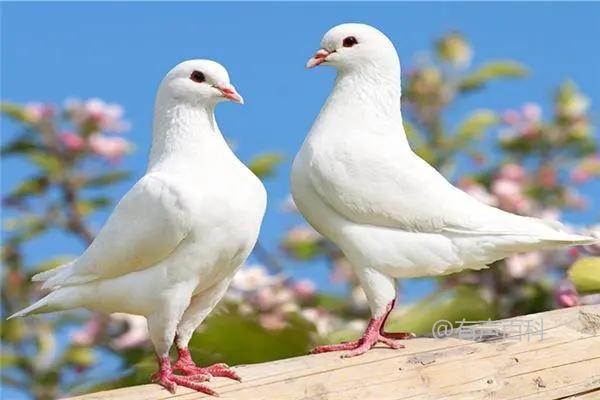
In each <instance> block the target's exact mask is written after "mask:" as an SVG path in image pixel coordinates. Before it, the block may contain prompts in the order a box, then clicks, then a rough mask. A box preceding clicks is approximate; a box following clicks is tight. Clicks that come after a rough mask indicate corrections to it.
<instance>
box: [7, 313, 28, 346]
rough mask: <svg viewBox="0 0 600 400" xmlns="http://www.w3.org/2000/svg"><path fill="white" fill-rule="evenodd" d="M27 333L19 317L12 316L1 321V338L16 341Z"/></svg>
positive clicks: (11, 341) (10, 341)
mask: <svg viewBox="0 0 600 400" xmlns="http://www.w3.org/2000/svg"><path fill="white" fill-rule="evenodd" d="M26 334H27V327H26V326H25V323H24V322H23V319H21V318H13V319H9V320H8V321H3V323H2V340H3V341H6V342H9V343H16V342H18V341H20V340H21V339H23V337H25V335H26Z"/></svg>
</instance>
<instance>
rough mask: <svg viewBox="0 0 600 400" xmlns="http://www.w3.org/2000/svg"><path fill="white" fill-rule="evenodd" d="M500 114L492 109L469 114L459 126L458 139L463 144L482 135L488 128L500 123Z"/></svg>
mask: <svg viewBox="0 0 600 400" xmlns="http://www.w3.org/2000/svg"><path fill="white" fill-rule="evenodd" d="M498 120H499V118H498V116H497V115H496V114H495V113H494V112H493V111H491V110H477V111H475V112H473V113H472V114H471V115H469V116H468V117H467V118H466V119H465V120H463V122H462V123H461V124H460V126H459V127H458V130H457V132H456V139H457V141H458V144H460V145H463V144H466V143H468V142H469V141H471V140H472V139H475V138H478V137H480V136H481V135H482V134H483V133H484V132H485V131H486V130H487V129H489V128H490V127H492V126H493V125H495V124H496V123H498Z"/></svg>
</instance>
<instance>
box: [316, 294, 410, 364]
mask: <svg viewBox="0 0 600 400" xmlns="http://www.w3.org/2000/svg"><path fill="white" fill-rule="evenodd" d="M393 308H394V301H391V302H390V303H389V304H388V306H387V309H386V312H385V313H384V315H383V316H382V317H379V318H371V320H370V321H369V325H368V326H367V329H366V330H365V333H364V334H363V335H362V337H361V338H360V339H358V340H353V341H351V342H343V343H339V344H330V345H325V346H318V347H316V348H314V349H313V350H312V351H311V352H310V354H320V353H329V352H331V351H344V350H349V351H348V353H346V354H343V355H342V356H341V357H342V358H349V357H355V356H359V355H361V354H364V353H366V352H367V351H368V350H370V349H371V348H372V347H373V346H375V345H376V344H378V343H383V344H385V345H386V346H388V347H390V348H392V349H395V350H396V349H402V348H404V345H403V344H402V343H401V341H402V340H406V339H411V338H413V337H415V334H413V333H409V332H385V331H384V330H383V326H384V325H385V321H386V320H387V317H388V315H389V314H390V312H391V311H392V309H393Z"/></svg>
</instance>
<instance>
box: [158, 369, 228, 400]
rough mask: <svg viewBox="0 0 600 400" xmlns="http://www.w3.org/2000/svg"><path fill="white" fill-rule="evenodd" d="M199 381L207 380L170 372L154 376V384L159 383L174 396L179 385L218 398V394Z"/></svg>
mask: <svg viewBox="0 0 600 400" xmlns="http://www.w3.org/2000/svg"><path fill="white" fill-rule="evenodd" d="M199 380H200V381H201V380H206V379H196V378H195V377H192V376H178V375H175V374H173V373H172V372H168V371H159V372H157V373H155V374H154V375H152V382H155V383H158V384H159V385H161V386H163V387H164V388H165V389H167V390H168V391H169V392H171V393H172V394H175V391H176V389H177V386H178V385H179V386H183V387H187V388H189V389H192V390H195V391H197V392H202V393H204V394H208V395H210V396H218V394H217V392H215V391H214V390H212V389H211V388H209V387H208V386H206V385H203V384H202V383H199Z"/></svg>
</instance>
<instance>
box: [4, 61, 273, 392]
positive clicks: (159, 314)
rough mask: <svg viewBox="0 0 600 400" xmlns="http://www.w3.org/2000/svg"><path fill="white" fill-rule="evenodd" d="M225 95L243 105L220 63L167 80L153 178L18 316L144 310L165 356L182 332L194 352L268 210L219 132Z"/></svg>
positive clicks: (187, 67)
mask: <svg viewBox="0 0 600 400" xmlns="http://www.w3.org/2000/svg"><path fill="white" fill-rule="evenodd" d="M198 73H201V75H198ZM193 74H196V75H194V76H192V75H193ZM225 99H230V100H234V101H236V102H240V103H241V102H242V99H241V97H240V96H239V95H238V94H237V92H236V91H235V89H234V88H233V86H231V84H230V83H229V76H228V74H227V71H226V70H225V69H224V68H223V67H222V66H221V65H219V64H217V63H215V62H213V61H209V60H192V61H186V62H183V63H181V64H179V65H178V66H176V67H175V68H174V69H173V70H171V71H170V72H169V73H168V74H167V75H166V77H165V78H164V80H163V81H162V83H161V85H160V88H159V91H158V95H157V98H156V106H155V117H154V133H153V140H152V150H151V155H150V162H149V165H148V169H147V171H146V174H145V175H144V177H142V178H141V179H140V180H139V181H138V182H137V183H136V184H135V185H134V186H133V188H132V189H131V190H130V191H129V192H128V193H127V194H126V195H125V196H124V197H123V198H122V199H121V201H120V202H119V203H118V204H117V206H116V208H115V210H114V212H113V214H112V215H111V216H110V218H109V219H108V221H107V222H106V225H105V226H104V227H103V228H102V230H101V231H100V232H99V234H98V236H97V237H96V239H95V240H94V242H93V243H92V244H91V245H90V247H89V248H88V249H87V250H86V251H85V252H84V253H83V254H82V255H81V256H80V257H79V258H77V259H76V260H75V261H73V262H71V263H69V264H67V265H65V266H62V267H59V268H56V269H54V270H51V271H48V272H44V273H41V274H38V275H36V276H35V277H34V280H40V281H45V283H44V287H47V288H51V289H52V290H53V291H52V292H51V293H50V294H49V295H48V296H46V297H44V298H43V299H41V300H39V301H38V302H37V303H35V304H33V305H32V306H30V307H28V308H26V309H24V310H22V311H20V312H18V313H16V314H15V315H13V317H15V316H23V315H27V314H30V313H39V312H49V311H55V310H65V309H70V308H76V307H86V308H88V309H92V310H98V311H103V312H108V313H111V312H124V313H131V314H139V315H143V316H145V317H147V319H148V328H149V332H150V338H151V340H152V343H153V344H154V347H155V349H156V352H157V354H158V355H159V356H165V355H167V354H168V350H169V348H170V347H171V345H172V343H173V340H174V338H175V335H176V334H177V346H178V348H180V349H181V348H183V349H185V348H187V343H188V341H189V340H190V338H191V336H192V333H193V331H194V330H195V328H196V327H197V326H198V325H199V324H200V323H201V322H202V320H203V319H204V318H205V317H206V316H207V315H208V313H209V312H210V311H211V310H212V309H213V307H214V306H215V305H216V304H217V302H218V301H219V300H220V299H221V297H222V296H223V294H224V292H225V290H226V289H227V287H228V285H229V282H230V280H231V279H232V277H233V275H234V273H235V272H236V270H237V269H238V267H240V266H241V265H242V263H243V262H244V261H245V260H246V258H247V257H248V255H249V254H250V252H251V250H252V248H253V247H254V244H255V242H256V240H257V237H258V232H259V229H260V224H261V221H262V217H263V215H264V212H265V207H266V193H265V189H264V187H263V185H262V183H261V182H260V180H259V179H258V178H257V177H256V176H254V174H252V172H250V170H248V168H246V166H245V165H244V164H243V163H242V162H240V161H239V160H238V159H237V158H236V156H235V155H234V153H233V152H232V151H231V150H230V148H229V146H228V145H227V143H226V141H225V140H224V138H223V136H222V135H221V132H220V131H219V128H218V126H217V123H216V120H215V116H214V109H215V106H216V104H217V103H218V102H220V101H222V100H225ZM167 360H168V358H167ZM161 383H163V384H164V385H165V386H167V387H169V388H170V389H174V384H173V385H171V384H169V382H162V381H161ZM177 383H180V384H185V382H177ZM192 386H193V385H192ZM199 390H201V389H199Z"/></svg>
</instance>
